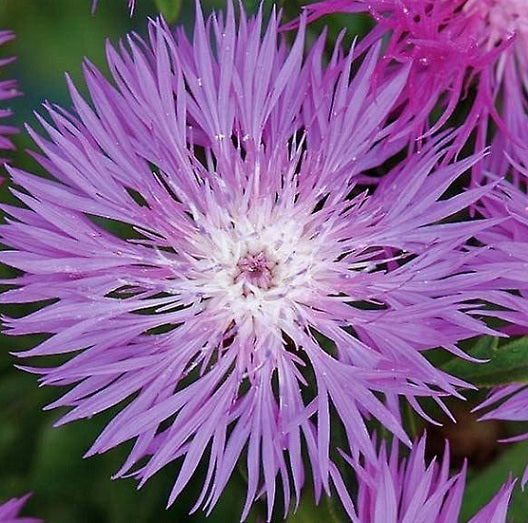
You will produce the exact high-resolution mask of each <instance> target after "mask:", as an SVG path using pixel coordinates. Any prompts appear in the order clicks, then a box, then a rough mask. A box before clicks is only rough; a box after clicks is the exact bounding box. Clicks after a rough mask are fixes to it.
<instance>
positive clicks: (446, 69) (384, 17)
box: [306, 0, 528, 150]
mask: <svg viewBox="0 0 528 523" xmlns="http://www.w3.org/2000/svg"><path fill="white" fill-rule="evenodd" d="M306 10H307V12H308V14H309V16H310V18H311V19H313V18H317V17H319V16H323V15H324V14H328V13H334V12H351V13H352V12H353V13H357V12H369V13H370V14H371V15H372V16H373V18H374V19H375V20H376V22H377V23H376V26H375V28H374V30H373V31H372V33H371V34H370V35H368V36H367V42H366V43H367V45H369V43H368V40H370V39H371V38H378V37H379V34H380V33H387V32H388V34H389V41H388V45H387V48H386V51H385V60H384V62H382V64H381V66H380V67H379V74H389V75H390V74H391V71H392V69H393V67H394V64H396V63H400V64H406V63H411V64H412V66H411V72H410V75H409V80H408V84H407V88H406V90H405V91H404V92H403V104H404V106H405V107H406V108H407V110H409V111H410V112H412V113H415V114H416V121H417V123H418V131H427V130H428V128H429V125H430V124H429V123H428V121H429V117H430V114H431V111H432V109H433V108H434V107H435V105H436V104H437V102H438V100H441V101H442V104H443V114H442V116H441V117H440V118H439V119H438V120H437V121H436V123H435V126H434V127H433V129H432V130H434V129H435V128H437V127H439V126H440V125H442V124H443V123H445V121H446V120H447V118H449V116H451V114H452V113H453V110H454V109H455V107H456V105H457V103H458V102H459V100H460V99H461V98H462V97H464V96H465V94H466V91H467V89H468V88H469V87H470V86H471V85H474V86H476V97H475V99H474V101H473V103H472V106H471V110H470V112H469V114H468V115H467V117H466V119H465V122H464V125H463V129H464V132H463V133H461V134H460V135H459V141H458V144H457V145H458V147H457V148H456V150H458V149H459V148H460V147H461V145H462V144H463V143H464V142H465V140H466V138H467V136H468V135H469V134H470V133H471V131H473V130H474V129H477V150H478V149H479V148H482V147H483V146H484V144H485V140H486V131H487V120H488V117H489V116H490V115H494V117H495V120H496V121H498V115H497V114H496V109H495V107H494V101H495V99H496V97H497V95H498V93H499V91H500V90H501V89H502V88H503V87H504V83H505V82H504V81H503V72H504V68H505V65H506V63H508V62H511V63H513V64H514V66H515V67H516V68H517V70H518V71H519V76H520V81H519V82H517V84H516V85H515V86H510V88H515V89H517V91H518V92H519V93H522V89H523V88H522V82H523V81H524V82H526V81H527V80H528V2H526V0H507V1H505V0H450V1H437V0H326V1H322V2H317V3H315V4H310V5H307V6H306Z"/></svg>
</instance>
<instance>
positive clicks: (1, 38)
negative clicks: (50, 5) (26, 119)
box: [0, 31, 19, 163]
mask: <svg viewBox="0 0 528 523" xmlns="http://www.w3.org/2000/svg"><path fill="white" fill-rule="evenodd" d="M13 38H14V34H13V33H12V32H11V31H0V45H3V44H5V43H6V42H9V41H10V40H12V39H13ZM12 60H13V59H12V58H4V59H0V68H1V67H3V66H5V65H7V64H9V63H10V62H12ZM18 95H19V92H18V91H17V89H16V82H15V80H0V103H1V104H2V106H3V103H4V101H5V100H9V99H11V98H14V97H15V96H18ZM11 114H12V112H11V110H10V109H6V108H4V107H0V119H2V118H6V117H9V116H11ZM17 132H18V130H17V129H16V128H14V127H11V126H7V125H0V149H2V150H12V149H14V148H15V147H14V145H13V142H12V141H11V140H10V138H9V137H10V136H11V135H12V134H15V133H17ZM5 161H6V160H5V159H3V158H0V163H3V162H5Z"/></svg>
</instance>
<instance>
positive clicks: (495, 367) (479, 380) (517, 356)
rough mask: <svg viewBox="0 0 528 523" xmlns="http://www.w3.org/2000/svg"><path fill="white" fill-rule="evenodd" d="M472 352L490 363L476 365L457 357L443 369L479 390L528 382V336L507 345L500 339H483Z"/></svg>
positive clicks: (476, 356) (474, 355) (470, 352)
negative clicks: (500, 343) (500, 342)
mask: <svg viewBox="0 0 528 523" xmlns="http://www.w3.org/2000/svg"><path fill="white" fill-rule="evenodd" d="M468 352H469V354H470V355H471V356H473V357H475V358H479V359H484V360H489V361H488V362H487V363H472V362H469V361H466V360H462V359H460V358H453V359H451V360H449V361H448V362H447V363H446V364H445V365H443V370H445V371H446V372H449V373H450V374H453V375H454V376H457V377H459V378H462V379H463V380H466V381H468V382H470V383H472V384H473V385H476V386H477V387H492V386H496V385H508V384H512V383H528V337H524V338H520V339H517V340H513V341H509V342H507V343H505V344H503V345H499V340H498V339H497V338H492V337H483V338H481V339H479V340H478V341H477V343H475V345H474V346H473V347H472V348H471V349H470V350H469V351H468Z"/></svg>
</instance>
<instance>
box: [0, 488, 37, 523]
mask: <svg viewBox="0 0 528 523" xmlns="http://www.w3.org/2000/svg"><path fill="white" fill-rule="evenodd" d="M30 496H31V494H26V495H25V496H23V497H21V498H12V499H10V500H9V501H6V502H5V503H3V504H2V505H0V521H1V522H2V523H42V520H41V519H35V518H25V517H20V516H19V512H20V511H21V510H22V507H23V506H24V504H25V503H26V501H27V500H28V499H29V498H30Z"/></svg>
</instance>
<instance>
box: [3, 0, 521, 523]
mask: <svg viewBox="0 0 528 523" xmlns="http://www.w3.org/2000/svg"><path fill="white" fill-rule="evenodd" d="M136 3H137V5H136V9H135V12H134V15H133V16H132V17H129V16H128V10H127V7H126V0H99V7H98V9H97V11H96V12H95V13H94V14H91V0H0V28H2V29H11V30H13V31H15V33H16V35H17V36H16V40H14V41H13V42H10V43H9V44H7V45H5V46H4V47H3V48H1V49H0V54H1V57H2V58H3V57H6V56H16V61H15V62H14V63H12V64H10V65H8V66H7V67H5V68H3V70H2V71H1V73H0V74H1V75H2V78H17V80H18V83H19V89H20V90H21V91H22V92H23V96H21V97H19V98H17V99H15V100H13V101H11V102H10V103H9V105H10V107H11V108H12V109H13V111H14V112H15V115H14V117H13V118H11V119H10V122H12V123H13V124H14V125H17V126H18V127H20V128H21V129H22V127H23V125H24V122H28V123H29V124H30V125H32V126H33V125H36V121H35V117H34V114H33V113H34V112H35V111H40V109H41V104H42V103H43V102H44V101H46V100H49V101H51V102H53V103H57V104H59V105H61V106H63V107H66V108H69V107H70V105H71V104H70V101H69V97H68V94H67V89H66V84H65V81H64V73H65V72H67V73H69V74H70V75H71V76H72V78H73V79H74V81H75V82H76V84H77V85H78V87H79V88H80V90H81V92H84V86H83V83H82V74H81V63H82V60H83V59H84V58H85V57H87V58H89V59H90V60H91V61H93V62H94V63H95V64H96V65H98V66H99V67H100V68H101V69H102V70H103V71H106V67H105V59H104V45H105V41H106V39H110V41H112V42H114V43H115V42H117V41H118V40H119V39H120V38H122V37H123V36H124V35H126V34H127V33H128V32H130V31H137V32H138V33H139V34H145V32H146V19H147V17H149V16H151V17H153V16H157V14H158V13H159V10H160V9H162V10H164V12H165V14H166V16H167V18H169V19H170V21H171V22H176V23H178V24H183V25H185V26H186V27H187V28H188V30H189V31H190V30H191V27H192V22H193V18H194V16H193V12H194V2H193V1H191V0H183V1H181V0H180V1H177V0H157V3H155V1H154V0H137V2H136ZM243 3H244V4H245V6H246V8H247V9H248V10H254V9H255V8H256V6H257V5H258V2H257V1H256V0H247V1H244V2H243ZM278 3H279V4H281V2H278ZM301 3H306V2H301V1H296V0H287V1H286V2H284V1H283V2H282V4H283V7H284V12H285V18H286V19H288V18H289V19H291V18H293V17H295V16H296V15H297V14H298V13H299V12H300V5H301ZM202 4H203V9H204V11H205V12H209V11H210V10H211V9H213V8H218V7H222V6H223V5H225V1H224V0H202ZM264 4H265V6H266V7H268V6H271V5H272V2H271V1H268V0H266V1H265V2H264ZM368 24H369V22H368V21H367V19H365V18H361V17H359V18H358V17H355V18H353V17H346V16H341V17H339V16H334V17H327V18H326V19H325V20H324V21H323V22H319V23H318V24H314V25H313V26H312V27H311V28H310V31H311V34H310V35H309V40H310V39H313V38H314V37H315V35H317V34H318V32H319V31H320V30H321V28H322V26H323V25H327V26H329V39H330V40H331V41H332V40H335V39H336V38H337V34H338V32H339V31H340V29H341V28H342V27H343V26H346V27H347V28H348V36H347V41H348V42H350V41H351V40H352V39H353V37H354V36H355V35H357V34H359V35H361V34H363V33H364V32H365V31H366V30H367V29H368ZM37 128H38V125H37ZM14 141H15V142H16V145H17V148H18V151H17V152H16V153H13V154H11V155H10V157H11V158H12V163H14V164H16V165H17V166H20V167H23V168H26V169H28V170H31V171H38V170H39V168H38V166H37V165H36V163H35V162H34V161H32V159H31V158H30V156H29V155H27V154H26V152H25V149H27V148H30V149H31V148H32V145H31V141H30V140H29V139H28V137H27V134H26V133H25V132H23V131H22V132H21V134H19V135H18V136H16V137H15V140H14ZM6 185H7V184H4V186H2V187H1V188H0V198H1V200H2V201H10V200H11V198H10V196H9V193H8V191H7V187H6ZM0 275H1V277H2V278H5V277H8V276H9V272H8V271H7V269H6V268H2V267H0ZM27 310H28V309H27V308H26V309H21V308H16V307H5V308H4V311H3V312H4V313H5V314H8V315H17V314H18V315H19V314H22V313H23V312H27ZM36 342H37V340H36V339H35V338H34V337H33V338H32V337H26V338H7V337H0V346H1V350H0V502H2V501H4V500H6V499H7V498H10V497H13V496H21V495H23V494H24V493H26V492H33V496H32V498H31V500H30V501H29V503H28V504H27V506H26V508H25V510H24V514H26V515H32V516H35V517H40V518H42V519H45V520H46V521H47V522H49V523H85V522H86V523H125V522H126V523H129V522H137V523H142V522H171V523H178V522H190V523H194V522H202V521H208V522H210V523H215V522H222V523H231V522H236V521H238V520H239V518H240V513H241V508H242V505H243V502H244V498H245V479H244V471H243V469H242V468H241V469H240V470H238V471H235V474H234V475H233V479H232V481H231V482H230V484H229V487H228V488H227V489H226V491H225V493H224V495H223V497H222V498H221V501H220V503H219V504H218V505H217V507H216V508H215V510H214V511H213V512H212V514H211V516H210V517H209V518H206V516H205V515H204V514H203V513H201V512H198V513H197V514H194V515H188V511H189V510H190V508H191V507H192V506H193V504H194V501H195V500H196V498H197V497H198V494H199V492H200V486H201V477H202V476H201V474H200V473H198V474H196V475H195V480H194V482H193V483H192V484H191V486H190V487H189V488H188V489H187V490H186V492H185V493H184V494H183V495H182V496H180V497H179V499H178V501H177V502H176V503H175V504H174V505H173V506H171V507H170V508H169V509H165V505H166V501H167V498H168V494H169V492H170V489H171V486H172V483H173V481H174V477H175V474H176V471H177V465H171V466H167V467H165V468H164V469H163V470H162V471H161V472H159V473H158V474H157V476H156V477H154V478H153V479H151V480H150V481H149V482H147V484H146V486H145V487H144V488H143V489H142V490H141V491H140V492H139V493H138V492H137V491H136V482H135V481H134V480H133V479H122V480H118V481H111V480H110V478H111V476H112V474H113V473H114V472H115V471H117V469H118V468H119V467H120V465H121V464H122V462H123V461H124V458H125V456H126V454H127V451H128V448H127V447H126V446H122V447H121V448H119V449H116V450H113V451H111V452H109V453H107V454H105V455H104V456H97V457H93V458H90V459H86V460H83V459H81V457H82V455H83V454H84V453H85V452H86V450H87V449H88V448H89V446H90V444H91V443H92V442H93V440H94V439H95V438H96V436H97V435H98V433H99V432H100V431H101V430H102V428H103V426H104V425H105V424H106V423H107V422H108V420H109V419H111V417H112V415H113V411H109V412H107V413H105V414H102V415H99V416H96V417H95V418H94V419H91V420H83V421H81V422H76V423H73V424H70V425H67V426H64V427H60V428H53V423H54V422H55V421H56V420H57V419H58V418H59V417H60V416H61V412H58V411H51V412H47V411H43V410H42V409H43V407H44V406H45V405H46V404H48V403H50V402H52V401H53V400H54V399H57V398H58V397H59V395H60V394H61V391H59V390H54V389H53V388H45V389H40V388H38V386H37V380H36V378H35V377H34V376H32V375H30V374H27V373H24V372H21V371H19V370H16V369H15V368H14V363H15V358H14V357H13V356H12V355H10V353H11V352H16V351H19V350H23V349H26V348H29V347H31V346H33V345H35V343H36ZM466 410H467V409H466ZM464 416H466V415H465V414H461V418H463V417H464ZM466 417H467V416H466ZM472 430H473V429H471V428H470V429H466V432H464V431H463V428H462V425H459V426H458V427H457V428H456V429H452V431H453V434H451V435H449V434H447V433H439V434H437V436H436V437H437V440H438V441H439V442H440V443H439V444H438V447H439V448H440V449H441V448H442V447H443V440H444V438H445V437H451V438H455V439H456V437H458V438H459V439H462V440H463V445H466V444H467V443H468V441H471V438H472V434H473V433H474V430H473V432H472ZM500 430H501V428H500V427H495V426H492V427H489V426H488V428H487V429H484V436H483V440H484V441H485V442H488V443H483V444H482V443H478V445H477V446H476V447H475V448H473V449H472V450H471V452H474V453H475V454H476V456H477V457H476V459H475V460H474V461H475V463H477V465H478V466H479V467H480V468H475V469H472V471H471V472H470V483H469V487H468V488H469V494H470V495H469V498H470V499H469V501H466V505H467V507H466V508H465V511H466V512H465V514H471V512H472V511H474V508H476V507H477V506H479V505H481V504H482V503H483V502H484V501H486V500H487V499H489V498H490V497H491V494H492V492H494V490H495V489H496V488H497V485H498V484H499V483H500V482H502V481H504V479H505V478H506V476H507V473H508V470H509V469H510V468H512V467H513V468H514V470H517V473H519V472H521V470H522V468H521V467H522V464H523V463H524V462H525V461H526V456H527V455H528V447H527V446H526V444H524V445H523V444H521V445H517V446H512V447H510V448H505V447H504V448H501V449H500V450H497V447H496V443H495V439H496V436H497V434H499V433H500ZM479 441H480V440H479ZM482 445H483V446H482ZM468 452H469V453H470V451H468V450H467V449H465V450H464V455H466V454H467V453H468ZM482 455H485V456H486V458H485V459H483V460H481V461H482V463H479V459H478V456H481V457H482ZM202 472H203V471H202ZM312 498H313V496H312V494H311V492H310V491H309V488H308V489H306V491H305V500H304V501H303V503H302V504H301V506H300V509H299V511H298V513H297V514H296V515H295V516H291V517H290V518H289V519H288V521H291V522H294V521H295V522H306V523H307V522H311V521H325V522H326V521H345V519H344V518H343V515H342V513H341V512H340V508H339V507H337V506H333V505H332V502H331V501H328V500H322V502H321V506H320V507H319V508H316V507H315V506H314V504H313V502H312ZM515 503H516V504H515V507H519V508H518V510H519V511H520V512H519V514H523V513H524V514H528V502H527V501H526V496H524V497H522V496H521V495H519V494H517V495H516V502H515ZM277 505H278V508H279V510H277V513H276V514H275V515H274V518H273V520H274V521H275V520H276V521H282V520H283V516H282V510H281V507H280V504H279V503H278V504H277ZM516 510H517V509H516ZM522 511H524V512H522ZM265 517H266V516H265V507H264V505H262V506H259V505H258V504H257V505H256V506H255V508H254V510H253V512H252V513H251V515H250V517H249V518H248V521H251V522H257V521H264V520H265ZM518 521H524V519H522V520H521V519H518Z"/></svg>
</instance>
